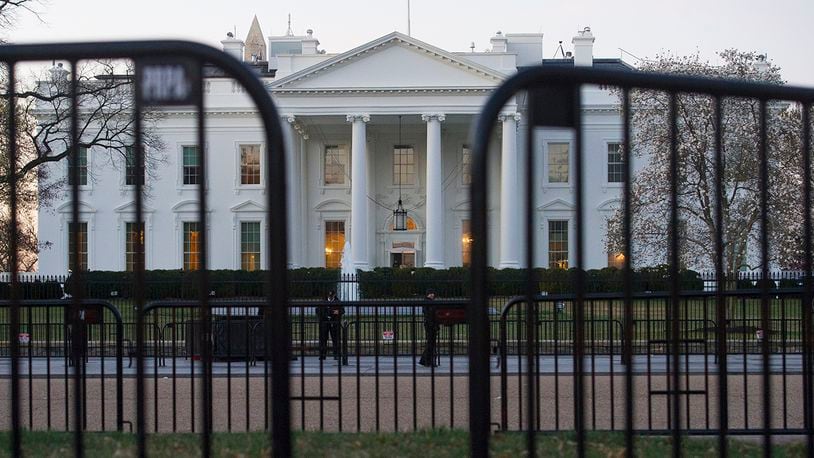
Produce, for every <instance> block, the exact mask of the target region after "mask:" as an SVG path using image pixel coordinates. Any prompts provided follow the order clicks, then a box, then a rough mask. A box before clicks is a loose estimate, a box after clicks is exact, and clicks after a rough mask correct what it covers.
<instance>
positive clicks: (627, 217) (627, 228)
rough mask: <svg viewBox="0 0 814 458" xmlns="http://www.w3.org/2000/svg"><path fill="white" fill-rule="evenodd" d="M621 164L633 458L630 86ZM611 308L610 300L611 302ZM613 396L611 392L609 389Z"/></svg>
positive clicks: (629, 451) (628, 433)
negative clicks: (622, 167)
mask: <svg viewBox="0 0 814 458" xmlns="http://www.w3.org/2000/svg"><path fill="white" fill-rule="evenodd" d="M622 116H624V120H623V125H622V154H623V155H624V156H623V159H622V163H623V164H624V169H623V172H622V173H623V174H624V185H623V186H624V188H623V189H622V198H623V202H622V207H623V211H624V213H623V215H622V218H623V222H622V233H623V238H624V247H623V248H622V249H623V252H624V255H625V259H624V260H625V265H624V270H623V271H622V290H623V291H624V309H625V311H624V315H625V317H624V321H625V324H624V334H625V335H624V346H625V348H624V350H623V351H622V354H623V355H624V356H623V357H622V358H623V359H624V360H626V364H625V455H626V456H628V457H633V427H634V425H633V407H634V403H633V270H632V269H633V242H632V240H631V222H632V219H633V218H632V215H631V213H632V210H631V200H632V199H631V194H632V192H633V190H632V189H631V180H632V178H633V163H632V162H633V154H631V141H630V122H631V117H632V114H631V112H630V89H629V88H627V87H626V88H624V89H623V91H622ZM611 307H613V303H611ZM611 396H613V392H611Z"/></svg>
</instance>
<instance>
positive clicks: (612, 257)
mask: <svg viewBox="0 0 814 458" xmlns="http://www.w3.org/2000/svg"><path fill="white" fill-rule="evenodd" d="M608 267H615V268H617V269H624V267H625V255H624V253H620V252H612V253H608Z"/></svg>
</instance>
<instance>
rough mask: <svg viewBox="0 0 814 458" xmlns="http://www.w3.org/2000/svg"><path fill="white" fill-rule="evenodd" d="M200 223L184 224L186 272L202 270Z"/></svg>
mask: <svg viewBox="0 0 814 458" xmlns="http://www.w3.org/2000/svg"><path fill="white" fill-rule="evenodd" d="M200 237H201V231H200V223H197V222H185V223H184V270H198V269H200V268H201V238H200Z"/></svg>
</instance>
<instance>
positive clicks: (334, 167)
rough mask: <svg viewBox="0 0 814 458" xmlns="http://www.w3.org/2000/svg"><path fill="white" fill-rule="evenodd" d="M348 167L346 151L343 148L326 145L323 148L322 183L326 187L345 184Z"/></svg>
mask: <svg viewBox="0 0 814 458" xmlns="http://www.w3.org/2000/svg"><path fill="white" fill-rule="evenodd" d="M347 166H348V151H347V150H346V149H345V148H342V147H339V146H336V145H328V146H326V147H325V163H324V164H323V173H324V176H323V182H324V183H325V184H326V185H337V184H345V176H346V173H347Z"/></svg>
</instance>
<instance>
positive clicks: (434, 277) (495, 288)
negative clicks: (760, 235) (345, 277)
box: [359, 266, 704, 297]
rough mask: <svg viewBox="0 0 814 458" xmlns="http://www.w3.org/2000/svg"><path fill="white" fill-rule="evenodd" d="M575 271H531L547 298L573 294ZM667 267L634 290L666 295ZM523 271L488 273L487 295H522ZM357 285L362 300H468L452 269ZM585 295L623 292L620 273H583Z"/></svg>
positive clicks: (382, 273) (381, 276)
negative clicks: (429, 294) (431, 295)
mask: <svg viewBox="0 0 814 458" xmlns="http://www.w3.org/2000/svg"><path fill="white" fill-rule="evenodd" d="M577 272H578V269H568V270H563V269H545V268H538V269H534V276H535V279H536V280H535V281H536V283H537V291H541V292H542V291H545V292H547V293H549V294H567V293H571V292H573V291H574V281H575V278H576V274H577ZM668 273H669V270H668V268H667V266H659V267H651V268H644V269H640V270H638V271H636V272H635V273H634V280H633V284H634V290H635V291H638V292H644V291H667V290H668V289H669V288H670V285H669V276H668ZM525 275H526V274H525V271H524V270H522V269H494V268H490V269H489V273H488V279H489V294H490V295H493V296H513V295H518V294H523V292H524V282H525ZM359 283H360V287H361V293H362V296H363V297H411V296H421V295H423V294H425V292H426V291H427V290H428V289H432V290H435V291H436V293H437V294H438V295H439V296H441V297H455V296H468V295H469V294H470V291H471V288H470V286H471V285H470V280H469V269H467V268H463V267H453V268H449V269H444V270H435V269H425V268H422V269H393V268H389V267H381V268H376V269H373V270H372V271H369V272H360V273H359ZM681 287H682V289H684V290H693V291H700V290H703V289H704V282H703V280H702V279H701V275H700V274H699V273H698V272H695V271H692V270H683V271H681ZM585 288H586V292H587V293H608V292H621V291H622V271H621V270H618V269H615V268H612V267H607V268H604V269H591V270H588V271H585Z"/></svg>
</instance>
